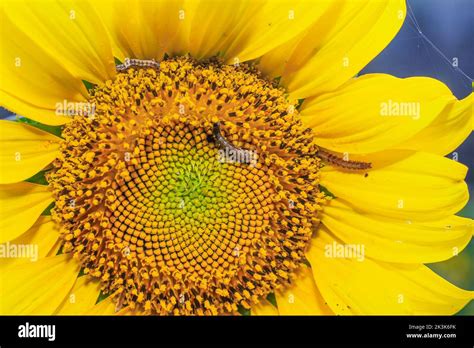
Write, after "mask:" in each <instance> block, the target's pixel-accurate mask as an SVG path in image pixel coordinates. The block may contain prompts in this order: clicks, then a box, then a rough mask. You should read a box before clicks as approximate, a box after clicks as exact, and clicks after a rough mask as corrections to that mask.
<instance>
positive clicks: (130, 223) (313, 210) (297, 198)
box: [49, 58, 325, 314]
mask: <svg viewBox="0 0 474 348" xmlns="http://www.w3.org/2000/svg"><path fill="white" fill-rule="evenodd" d="M90 102H91V103H93V104H94V105H95V110H96V113H95V114H94V115H93V116H94V117H76V118H75V119H74V121H73V122H71V123H70V124H68V125H67V126H66V129H65V130H64V133H63V136H64V138H65V141H64V145H63V147H62V152H61V156H60V157H59V158H58V160H57V161H56V162H55V170H54V171H53V172H52V173H51V174H50V175H49V181H50V182H51V183H52V186H53V189H54V193H55V197H56V206H55V208H54V209H53V213H52V214H53V217H54V218H55V219H56V221H58V222H59V223H60V224H61V226H62V237H63V240H64V246H63V251H64V252H71V253H72V254H73V255H74V257H75V258H77V259H78V260H79V261H80V262H81V263H82V265H83V268H84V273H85V274H87V275H89V276H92V277H94V278H97V279H100V281H101V286H102V292H103V293H105V294H109V295H110V296H112V298H113V299H114V301H115V302H116V304H117V307H118V308H122V307H125V306H129V307H130V308H131V309H132V310H135V311H137V312H139V313H148V314H223V313H233V312H236V311H237V310H238V308H239V306H242V307H244V308H250V307H251V305H252V304H254V303H257V302H259V301H260V300H261V299H262V298H264V297H265V296H267V295H268V294H269V293H271V292H274V291H275V290H276V289H278V288H280V287H282V286H286V285H288V284H289V283H290V282H291V279H292V274H293V273H294V271H295V270H296V269H297V268H298V267H299V266H300V264H301V263H302V262H304V260H305V256H304V253H305V249H306V248H307V246H308V241H309V239H310V238H311V235H312V233H313V228H314V226H315V225H316V224H317V223H318V219H317V213H318V210H320V209H321V206H320V204H321V203H322V202H324V200H325V197H324V194H323V193H322V192H320V191H319V186H318V172H319V168H320V165H321V164H320V160H319V159H318V158H317V157H315V156H314V154H315V153H317V151H318V148H317V147H316V146H315V145H314V144H313V140H312V134H311V131H310V130H306V129H304V128H302V126H301V122H300V121H299V120H298V117H297V112H296V111H295V108H294V105H293V104H291V103H289V102H288V100H287V98H286V96H285V93H284V91H283V90H281V89H278V88H275V87H274V86H273V85H272V84H271V83H269V82H267V81H265V80H264V79H263V78H262V77H261V76H260V75H259V74H258V72H256V71H255V70H253V69H252V68H250V67H248V66H245V65H241V66H239V67H235V66H226V65H222V64H220V63H218V62H215V61H210V62H196V61H193V60H192V59H189V58H176V59H170V60H165V61H163V62H161V63H160V66H159V68H157V67H155V66H152V67H135V66H131V67H127V68H126V69H124V70H123V71H122V72H120V73H118V74H117V77H116V78H115V79H114V80H113V81H107V82H106V83H105V84H104V85H103V86H99V87H96V88H95V89H94V90H93V91H92V97H91V99H90Z"/></svg>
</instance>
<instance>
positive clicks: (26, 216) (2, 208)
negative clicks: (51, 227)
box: [0, 182, 53, 243]
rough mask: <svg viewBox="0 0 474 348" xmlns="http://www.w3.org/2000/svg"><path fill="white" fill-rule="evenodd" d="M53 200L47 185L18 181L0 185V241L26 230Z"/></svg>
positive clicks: (15, 236)
mask: <svg viewBox="0 0 474 348" xmlns="http://www.w3.org/2000/svg"><path fill="white" fill-rule="evenodd" d="M52 201H53V196H52V194H51V192H50V191H49V189H48V186H43V185H37V184H32V183H29V182H20V183H17V184H9V185H1V186H0V243H4V242H7V241H9V240H12V239H15V238H17V237H18V236H20V235H21V234H22V233H24V232H26V231H27V230H28V229H29V228H30V227H31V226H33V224H34V223H35V221H36V220H37V219H38V217H39V216H40V214H41V213H42V212H43V211H44V210H45V209H46V208H47V207H48V205H49V204H50V203H51V202H52Z"/></svg>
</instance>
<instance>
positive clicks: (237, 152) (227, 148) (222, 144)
mask: <svg viewBox="0 0 474 348" xmlns="http://www.w3.org/2000/svg"><path fill="white" fill-rule="evenodd" d="M212 134H213V137H214V140H215V141H216V143H217V146H218V147H219V148H220V149H221V150H222V151H224V152H225V154H226V156H228V157H231V158H232V159H233V162H238V163H242V164H251V163H252V162H254V161H255V154H254V153H253V152H252V151H250V150H245V149H241V148H238V147H236V146H234V145H233V144H231V143H230V142H229V141H228V140H227V139H226V138H225V137H224V136H223V135H222V132H221V124H220V122H215V123H214V125H213V129H212Z"/></svg>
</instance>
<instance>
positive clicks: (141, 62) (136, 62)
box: [116, 58, 160, 71]
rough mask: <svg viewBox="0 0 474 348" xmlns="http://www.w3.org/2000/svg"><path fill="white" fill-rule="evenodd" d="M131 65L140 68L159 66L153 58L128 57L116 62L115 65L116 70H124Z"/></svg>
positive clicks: (157, 67)
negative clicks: (120, 62) (121, 61)
mask: <svg viewBox="0 0 474 348" xmlns="http://www.w3.org/2000/svg"><path fill="white" fill-rule="evenodd" d="M132 66H138V67H141V68H156V69H159V68H160V63H158V62H156V61H155V60H154V59H148V60H145V59H130V58H125V61H124V62H123V64H118V65H117V66H116V69H117V71H124V70H127V69H128V68H130V67H132Z"/></svg>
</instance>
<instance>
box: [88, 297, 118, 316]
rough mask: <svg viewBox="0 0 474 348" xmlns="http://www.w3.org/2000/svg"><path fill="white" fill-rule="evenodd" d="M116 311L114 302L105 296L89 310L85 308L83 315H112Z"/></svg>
mask: <svg viewBox="0 0 474 348" xmlns="http://www.w3.org/2000/svg"><path fill="white" fill-rule="evenodd" d="M116 313H117V312H116V311H115V303H114V302H112V300H111V299H110V298H106V299H104V300H102V301H100V302H99V303H97V304H96V305H94V306H93V307H91V308H90V309H89V310H87V311H86V312H85V313H84V314H85V315H114V314H116Z"/></svg>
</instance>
